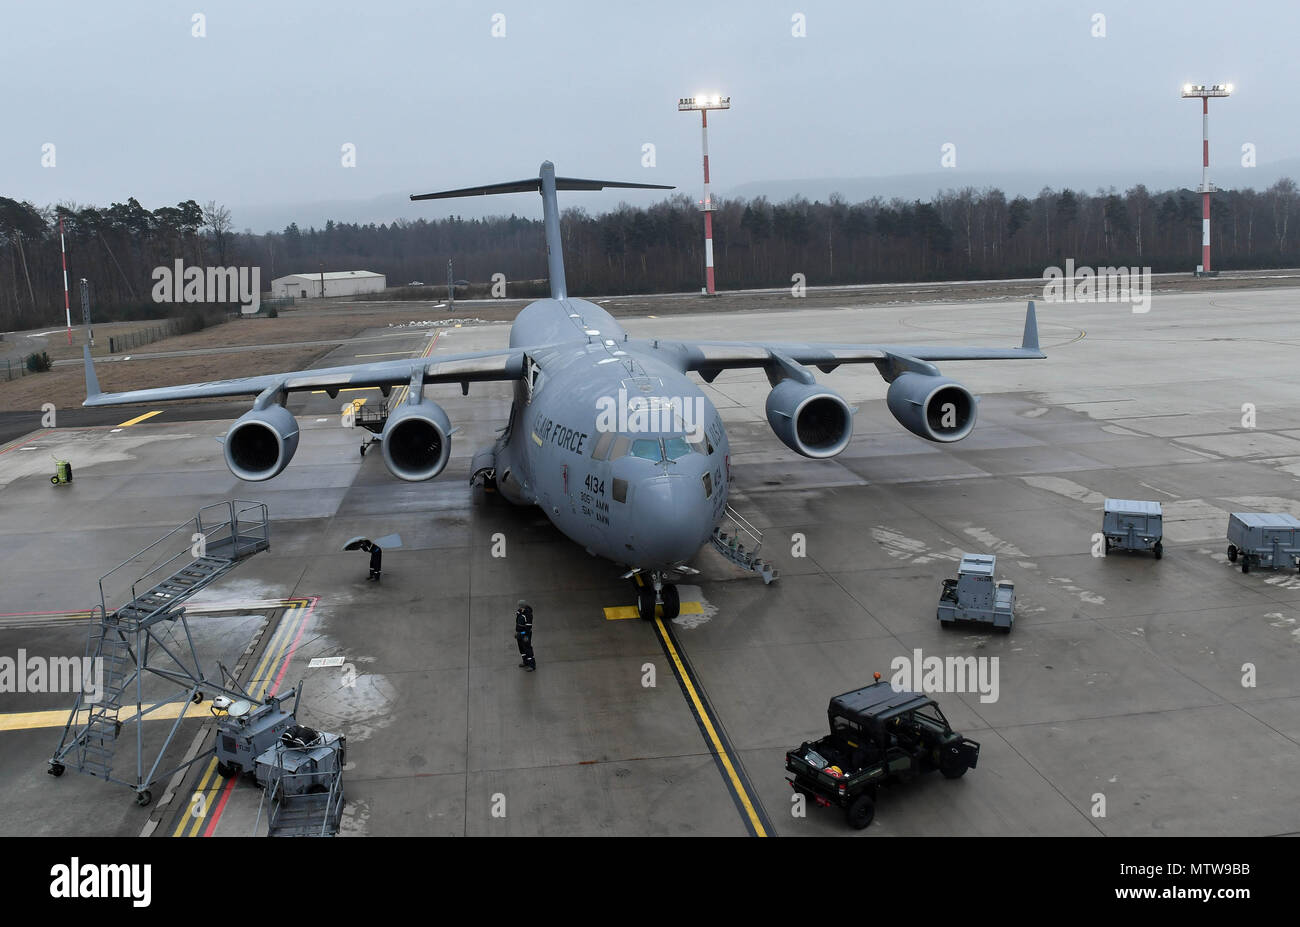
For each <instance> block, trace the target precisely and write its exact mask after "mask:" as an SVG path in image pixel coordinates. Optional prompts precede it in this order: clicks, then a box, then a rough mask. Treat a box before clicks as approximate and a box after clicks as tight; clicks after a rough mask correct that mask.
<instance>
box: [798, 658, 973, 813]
mask: <svg viewBox="0 0 1300 927" xmlns="http://www.w3.org/2000/svg"><path fill="white" fill-rule="evenodd" d="M875 676H876V680H877V681H876V682H875V684H874V685H870V686H866V687H864V688H861V689H855V690H853V691H852V692H845V693H844V694H843V695H837V696H835V697H834V698H833V699H831V702H830V707H829V708H828V709H827V712H826V714H827V717H828V718H829V720H830V733H829V734H828V735H826V736H825V737H823V738H822V739H821V740H818V741H814V742H811V743H810V742H808V741H804V742H803V743H802V744H800V745H799V747H798V748H797V749H795V750H791V751H789V752H788V753H786V755H785V768H786V771H787V772H789V773H791V775H790V776H787V777H786V781H787V782H789V783H790V787H791V788H793V789H794V790H795V792H797V793H799V794H800V795H803V796H804V797H805V798H807V799H808V800H809V801H811V802H813V803H815V804H818V805H821V806H822V807H825V808H830V807H838V808H840V809H842V810H843V811H844V816H845V818H846V819H847V820H848V823H849V826H850V827H853V828H856V829H858V830H861V829H862V828H864V827H866V826H867V825H868V824H870V823H871V821H872V818H874V817H875V816H876V793H877V790H878V789H879V788H880V786H882V785H884V784H886V783H890V782H908V781H910V780H912V779H915V778H916V777H917V776H919V775H921V774H922V773H924V772H931V771H933V770H936V769H937V770H939V772H941V773H943V775H944V778H946V779H958V778H960V777H961V776H963V775H965V774H966V770H968V769H974V768H975V764H976V763H977V762H978V761H979V755H980V745H979V744H977V743H976V742H975V741H973V740H970V739H968V738H966V737H963V736H962V735H960V734H958V733H957V732H956V731H954V730H953V729H952V727H951V726H950V725H949V724H948V719H947V718H945V717H944V716H943V712H942V711H940V710H939V706H938V705H937V704H935V702H934V700H933V699H931V698H929V697H928V696H925V695H920V694H918V693H916V692H908V691H906V690H903V691H896V690H895V689H894V688H893V686H892V685H891V684H890V683H887V682H882V681H880V674H879V673H876V674H875Z"/></svg>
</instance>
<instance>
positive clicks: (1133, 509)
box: [1101, 499, 1165, 560]
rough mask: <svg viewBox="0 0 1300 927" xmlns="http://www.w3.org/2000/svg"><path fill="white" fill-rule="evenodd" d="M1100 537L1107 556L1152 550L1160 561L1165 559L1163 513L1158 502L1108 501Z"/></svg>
mask: <svg viewBox="0 0 1300 927" xmlns="http://www.w3.org/2000/svg"><path fill="white" fill-rule="evenodd" d="M1101 533H1102V534H1103V535H1105V537H1106V554H1107V555H1109V554H1110V552H1111V551H1112V550H1149V551H1151V552H1152V553H1153V554H1155V555H1156V559H1157V560H1159V559H1160V558H1161V557H1163V556H1164V553H1165V546H1164V544H1163V543H1162V542H1163V540H1164V513H1163V510H1162V509H1161V508H1160V503H1159V502H1142V501H1140V500H1137V499H1107V500H1106V505H1105V508H1104V509H1103V512H1102V520H1101Z"/></svg>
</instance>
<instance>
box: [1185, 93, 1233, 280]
mask: <svg viewBox="0 0 1300 927" xmlns="http://www.w3.org/2000/svg"><path fill="white" fill-rule="evenodd" d="M1231 95H1232V84H1183V99H1185V100H1189V99H1198V98H1199V99H1200V101H1201V269H1200V273H1202V274H1209V273H1210V194H1211V193H1212V192H1214V188H1213V187H1212V186H1210V97H1226V96H1231Z"/></svg>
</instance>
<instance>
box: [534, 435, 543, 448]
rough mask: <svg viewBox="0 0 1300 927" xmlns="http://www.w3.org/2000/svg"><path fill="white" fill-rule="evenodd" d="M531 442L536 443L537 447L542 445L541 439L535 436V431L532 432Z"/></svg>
mask: <svg viewBox="0 0 1300 927" xmlns="http://www.w3.org/2000/svg"><path fill="white" fill-rule="evenodd" d="M533 443H534V444H536V445H537V446H538V447H541V446H542V439H541V438H539V437H537V432H535V431H534V432H533Z"/></svg>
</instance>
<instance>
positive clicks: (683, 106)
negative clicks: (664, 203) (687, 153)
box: [677, 94, 731, 296]
mask: <svg viewBox="0 0 1300 927" xmlns="http://www.w3.org/2000/svg"><path fill="white" fill-rule="evenodd" d="M711 109H731V97H723V96H719V95H717V94H711V95H710V94H700V95H699V96H694V97H682V98H680V99H679V100H678V101H677V110H678V111H679V112H691V111H693V110H699V111H700V119H701V122H700V137H701V139H702V140H703V144H704V199H703V200H702V201H701V202H700V210H701V211H702V212H703V213H704V292H705V293H707V294H708V295H709V296H713V295H714V290H713V213H714V210H715V208H716V207H715V206H714V205H713V194H711V193H710V192H709V110H711Z"/></svg>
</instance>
